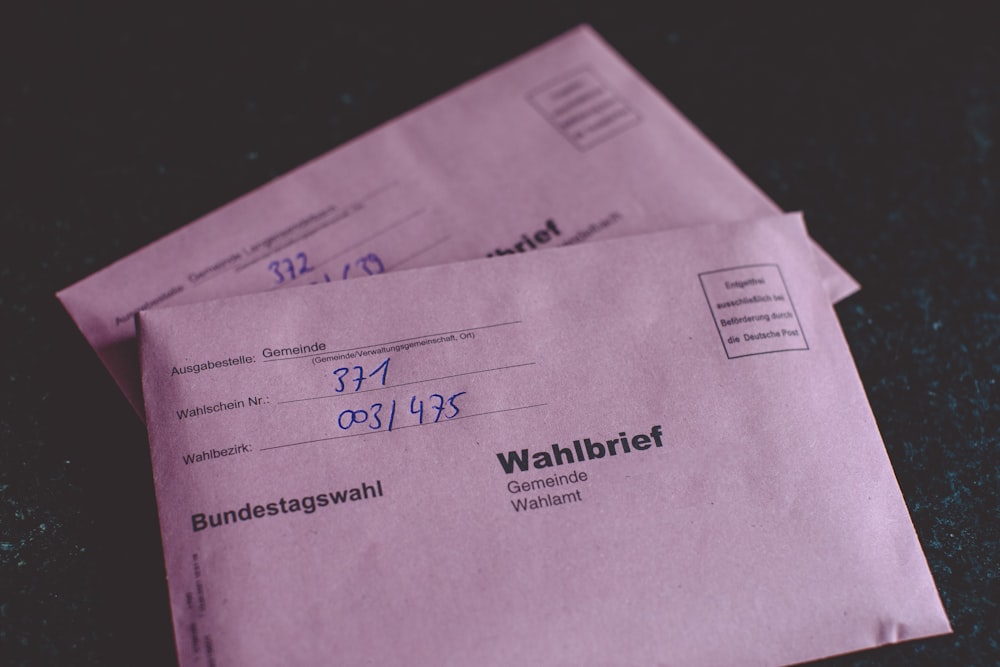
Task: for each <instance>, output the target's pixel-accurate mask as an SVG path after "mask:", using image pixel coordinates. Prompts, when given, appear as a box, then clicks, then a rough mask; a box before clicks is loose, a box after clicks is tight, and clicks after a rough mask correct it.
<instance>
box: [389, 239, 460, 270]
mask: <svg viewBox="0 0 1000 667" xmlns="http://www.w3.org/2000/svg"><path fill="white" fill-rule="evenodd" d="M450 238H451V236H444V237H442V238H439V239H438V240H437V241H434V242H433V243H431V244H430V245H429V246H427V247H425V248H422V249H421V250H418V251H416V252H415V253H413V254H412V255H410V256H409V257H406V258H404V259H403V260H401V261H400V262H399V263H397V264H396V266H394V267H392V268H393V269H398V268H399V267H401V266H403V265H404V264H406V263H407V262H409V261H410V260H413V259H416V258H417V257H420V256H421V255H423V254H424V253H425V252H428V251H430V250H433V249H434V248H436V247H438V246H439V245H441V244H442V243H444V242H445V241H447V240H449V239H450Z"/></svg>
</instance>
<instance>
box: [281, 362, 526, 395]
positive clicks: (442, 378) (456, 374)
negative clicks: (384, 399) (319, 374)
mask: <svg viewBox="0 0 1000 667" xmlns="http://www.w3.org/2000/svg"><path fill="white" fill-rule="evenodd" d="M534 365H535V362H534V361H529V362H528V363H525V364H513V365H511V366H499V367H497V368H484V369H482V370H479V371H466V372H465V373H455V374H454V375H442V376H441V377H437V378H426V379H424V380H413V381H412V382H400V383H399V384H390V385H386V386H384V387H375V388H374V389H363V390H361V391H353V392H351V393H346V392H345V393H340V394H328V395H326V396H310V397H309V398H293V399H291V400H288V401H278V405H285V404H286V403H301V402H302V401H318V400H319V399H321V398H338V397H342V396H354V395H356V394H367V393H368V392H370V391H383V390H385V389H394V388H396V387H406V386H408V385H411V384H420V383H422V382H433V381H434V380H450V379H451V378H458V377H462V376H463V375H476V374H478V373H490V372H492V371H505V370H507V369H509V368H521V367H522V366H534Z"/></svg>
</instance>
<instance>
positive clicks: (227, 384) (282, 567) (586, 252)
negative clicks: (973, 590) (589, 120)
mask: <svg viewBox="0 0 1000 667" xmlns="http://www.w3.org/2000/svg"><path fill="white" fill-rule="evenodd" d="M138 325H139V347H140V351H141V360H142V361H141V365H142V378H143V389H144V395H145V403H146V417H147V424H148V427H149V438H150V454H151V458H152V463H153V474H154V479H155V483H156V498H157V504H158V506H159V516H160V528H161V531H162V533H163V548H164V555H165V562H166V568H167V575H168V579H169V587H170V599H171V605H172V616H173V620H174V628H175V637H176V641H177V649H178V654H179V656H180V660H181V664H182V665H206V664H212V662H213V661H214V662H216V663H218V664H219V665H240V666H241V667H242V666H251V665H379V666H383V665H386V666H388V665H399V666H407V667H409V666H411V665H420V666H423V665H435V666H436V665H461V666H466V665H474V666H476V667H490V666H496V667H504V666H508V665H531V666H532V667H566V666H570V665H572V666H573V667H584V666H588V665H589V666H593V667H608V666H611V665H619V666H622V667H625V666H629V667H633V666H638V665H643V666H645V665H685V666H687V667H690V666H705V667H719V666H722V665H741V666H744V665H758V666H766V665H783V664H790V663H796V662H801V661H804V660H809V659H813V658H819V657H823V656H827V655H831V654H835V653H843V652H847V651H852V650H858V649H861V648H866V647H871V646H877V645H880V644H885V643H891V642H896V641H903V640H906V639H913V638H916V637H925V636H928V635H934V634H940V633H946V632H948V631H949V625H948V620H947V618H946V616H945V613H944V610H943V609H942V606H941V602H940V600H939V599H938V595H937V592H936V590H935V587H934V582H933V580H932V578H931V574H930V572H929V570H928V568H927V563H926V562H925V560H924V557H923V554H922V553H921V550H920V545H919V543H918V542H917V538H916V535H915V534H914V531H913V527H912V525H911V524H910V521H909V517H908V516H907V512H906V505H905V504H904V503H903V498H902V496H901V495H900V492H899V488H898V486H897V484H896V480H895V478H894V477H893V473H892V469H891V467H890V465H889V459H888V457H887V456H886V452H885V448H884V447H883V445H882V441H881V439H880V437H879V433H878V429H877V428H876V425H875V420H874V419H873V418H872V414H871V410H870V408H869V407H868V403H867V401H866V400H865V395H864V390H863V388H862V386H861V383H860V381H859V379H858V376H857V373H856V371H855V369H854V365H853V361H852V359H851V355H850V352H849V350H848V347H847V344H846V341H845V340H844V337H843V334H842V332H841V330H840V327H838V326H837V321H836V317H835V315H834V312H833V309H832V308H831V306H830V303H829V300H828V298H827V294H826V293H825V291H824V290H823V288H822V286H821V285H820V284H819V281H818V279H817V275H816V267H815V263H814V262H813V259H812V255H811V252H810V246H809V245H808V242H807V238H806V235H805V229H804V227H803V225H802V220H801V218H800V217H798V216H794V215H786V216H778V217H776V218H771V219H768V220H761V221H756V222H747V223H742V224H730V225H699V226H697V227H688V228H684V229H675V230H670V231H666V232H660V233H657V234H648V235H643V236H634V237H630V238H623V239H617V240H613V241H607V242H604V243H590V244H586V245H580V246H578V247H574V248H563V249H557V250H552V251H548V252H544V253H528V254H523V255H520V256H517V257H513V258H511V259H509V260H508V261H502V262H496V261H492V260H478V261H472V262H457V263H452V264H447V265H443V266H434V267H426V268H423V269H419V270H415V271H407V272H399V273H394V274H389V275H384V276H376V277H374V278H372V279H370V280H358V281H351V282H347V283H338V284H330V285H316V286H312V287H306V288H303V289H297V290H291V291H290V292H288V293H285V294H274V293H271V294H266V293H265V294H249V295H244V296H238V297H232V298H229V299H222V300H218V301H211V302H205V303H199V304H192V305H188V306H181V307H177V308H158V309H154V310H148V311H144V312H142V313H140V314H139V317H138Z"/></svg>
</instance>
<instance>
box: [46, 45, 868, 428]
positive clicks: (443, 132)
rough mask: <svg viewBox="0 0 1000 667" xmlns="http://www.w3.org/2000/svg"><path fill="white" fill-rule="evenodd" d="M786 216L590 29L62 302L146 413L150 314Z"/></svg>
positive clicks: (831, 287) (335, 155)
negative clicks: (142, 361) (141, 320)
mask: <svg viewBox="0 0 1000 667" xmlns="http://www.w3.org/2000/svg"><path fill="white" fill-rule="evenodd" d="M776 212H778V209H777V207H776V206H775V205H774V204H773V203H772V202H771V201H770V200H769V199H768V198H767V197H766V196H764V195H763V194H762V193H761V192H760V191H759V190H758V189H757V188H756V186H754V184H753V183H751V182H750V181H749V180H748V179H747V178H746V177H745V176H744V175H743V174H742V173H740V172H739V171H738V170H737V169H736V168H735V167H734V166H733V165H732V164H731V163H730V162H729V161H728V160H727V159H726V158H725V157H724V156H723V155H722V154H721V153H719V151H718V150H717V149H716V148H715V147H714V146H712V144H710V143H709V142H708V141H707V140H706V139H705V138H704V137H703V136H702V135H701V134H699V133H698V131H697V130H695V129H694V128H693V127H692V126H691V125H690V124H689V123H688V122H687V121H686V120H685V119H684V118H683V117H682V116H681V115H680V114H679V113H677V111H676V110H675V109H674V108H673V107H672V106H670V104H669V103H668V102H667V101H666V100H664V99H663V97H662V96H661V95H660V94H659V93H658V92H657V91H655V90H654V89H653V88H652V87H651V86H650V85H649V84H648V83H647V82H646V81H644V80H643V79H642V78H641V77H640V76H639V75H638V74H637V73H636V72H635V71H634V70H633V69H632V68H631V67H629V65H628V64H627V63H626V62H624V61H623V60H622V59H621V57H620V56H618V54H616V53H615V52H614V51H613V50H612V49H611V48H610V47H609V46H608V45H607V44H605V43H604V42H603V41H602V40H601V39H600V38H599V37H598V36H597V35H596V34H595V33H594V32H593V31H592V30H591V29H590V28H588V27H580V28H577V29H576V30H574V31H572V32H570V33H568V34H566V35H563V36H562V37H559V38H558V39H555V40H553V41H552V42H550V43H548V44H546V45H544V46H542V47H541V48H539V49H537V50H535V51H532V52H531V53H529V54H527V55H525V56H523V57H521V58H519V59H517V60H515V61H513V62H511V63H510V64H508V65H505V66H503V67H500V68H498V69H496V70H494V71H492V72H490V73H488V74H486V75H484V76H482V77H480V78H479V79H477V80H475V81H473V82H471V83H469V84H467V85H465V86H462V87H460V88H458V89H457V90H455V91H452V92H451V93H449V94H447V95H445V96H443V97H441V98H439V99H437V100H434V101H432V102H430V103H429V104H426V105H424V106H422V107H420V108H419V109H416V110H414V111H412V112H410V113H408V114H406V115H404V116H402V117H401V118H399V119H397V120H395V121H392V122H391V123H389V124H387V125H385V126H383V127H381V128H379V129H377V130H375V131H373V132H371V133H369V134H367V135H365V136H363V137H361V138H359V139H357V140H355V141H353V142H351V143H349V144H347V145H345V146H342V147H341V148H338V149H337V150H334V151H332V152H330V153H328V154H326V155H324V156H322V157H320V158H318V159H316V160H314V161H313V162H310V163H309V164H307V165H305V166H303V167H301V168H299V169H297V170H295V171H293V172H291V173H289V174H287V175H286V176H283V177H281V178H279V179H277V180H275V181H273V182H271V183H269V184H267V185H266V186H264V187H262V188H260V189H259V190H256V191H255V192H252V193H250V194H249V195H246V196H245V197H243V198H241V199H239V200H237V201H235V202H233V203H231V204H229V205H227V206H225V207H223V208H221V209H219V210H217V211H215V212H214V213H211V214H209V215H207V216H205V217H203V218H201V219H200V220H198V221H196V222H193V223H191V224H190V225H188V226H186V227H184V228H182V229H180V230H178V231H176V232H174V233H173V234H170V235H168V236H166V237H164V238H163V239H161V240H159V241H157V242H155V243H153V244H151V245H149V246H147V247H146V248H143V249H142V250H139V251H137V252H135V253H134V254H132V255H130V256H128V257H126V258H124V259H122V260H121V261H119V262H117V263H115V264H113V265H112V266H110V267H107V268H106V269H104V270H102V271H99V272H98V273H96V274H94V275H92V276H90V277H89V278H86V279H84V280H82V281H80V282H79V283H77V284H75V285H73V286H72V287H69V288H67V289H65V290H63V291H62V292H60V293H59V295H58V296H59V298H60V299H61V300H62V302H63V304H64V305H65V307H66V308H67V310H68V311H69V312H70V314H71V315H72V316H73V319H74V320H76V322H77V324H78V325H79V327H80V330H81V331H82V332H83V334H84V335H85V336H86V337H87V340H88V341H89V342H90V344H91V345H92V346H93V347H94V349H95V350H96V351H97V354H98V355H99V356H100V358H101V360H102V361H103V362H104V364H105V366H107V368H108V370H109V371H110V372H111V374H112V375H113V376H114V377H115V379H116V380H117V382H118V384H119V386H120V387H121V388H122V390H123V391H124V392H125V395H126V397H128V399H129V400H130V401H131V402H132V405H133V406H134V407H135V408H136V410H137V411H139V412H141V406H142V399H141V396H140V387H139V372H138V368H137V361H136V351H135V339H134V336H135V330H134V325H133V321H132V319H133V315H134V314H135V313H136V312H137V311H139V310H143V309H148V308H155V307H158V306H162V305H177V304H183V303H194V302H198V301H205V300H208V299H213V298H219V297H223V296H232V295H236V294H247V293H251V292H260V291H265V290H271V289H281V288H284V287H288V286H292V285H300V284H303V283H310V282H328V281H339V280H342V279H344V278H351V277H356V276H365V275H370V274H375V273H382V272H385V271H392V270H395V269H398V268H413V267H418V266H429V265H434V264H442V263H445V262H451V261H456V260H465V259H473V258H476V257H485V256H487V255H494V256H499V255H510V254H520V253H523V252H530V251H534V250H537V249H545V248H552V247H558V246H563V245H572V244H575V243H580V242H584V241H590V240H596V239H607V238H612V237H616V236H626V235H631V234H636V233H640V232H649V231H655V230H658V229H663V228H669V227H678V226H687V225H697V224H704V223H718V222H735V221H740V220H746V219H752V218H755V217H759V216H761V215H769V214H773V213H776ZM815 251H816V252H817V254H818V257H819V260H818V261H820V262H821V265H822V267H823V275H824V281H825V284H826V287H827V290H828V294H829V296H830V297H831V298H833V299H834V300H837V299H839V298H841V297H843V296H846V295H847V294H850V293H851V292H853V291H854V290H856V289H857V283H855V282H854V281H853V280H852V279H851V278H850V276H848V275H847V274H846V273H844V271H843V270H842V269H840V268H839V267H837V266H836V265H835V264H834V263H833V261H832V260H830V259H829V257H827V256H826V255H825V254H824V253H823V252H822V251H821V250H819V248H818V247H816V249H815Z"/></svg>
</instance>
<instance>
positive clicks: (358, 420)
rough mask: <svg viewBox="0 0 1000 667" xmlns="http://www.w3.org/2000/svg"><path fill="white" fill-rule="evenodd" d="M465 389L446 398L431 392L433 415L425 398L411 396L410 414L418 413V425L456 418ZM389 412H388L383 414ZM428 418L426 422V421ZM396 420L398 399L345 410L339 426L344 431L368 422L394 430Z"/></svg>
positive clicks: (373, 426)
mask: <svg viewBox="0 0 1000 667" xmlns="http://www.w3.org/2000/svg"><path fill="white" fill-rule="evenodd" d="M464 394H465V392H464V391H460V392H457V393H454V394H452V395H451V396H449V397H448V398H445V397H444V396H443V395H441V394H431V395H430V396H428V398H427V402H428V404H429V405H428V406H427V407H428V411H433V415H431V414H427V415H426V416H425V413H424V401H423V399H422V398H421V399H419V400H418V399H417V396H416V395H414V396H411V397H410V414H412V415H417V416H418V421H417V424H414V426H416V425H418V424H419V425H423V424H425V423H427V424H436V423H438V422H439V421H441V419H442V418H443V419H445V420H446V421H447V420H449V419H454V418H455V417H457V416H458V414H459V412H461V409H460V408H459V407H458V406H457V405H456V404H455V399H457V398H458V397H459V396H462V395H464ZM383 411H384V412H387V413H388V414H383ZM425 419H426V422H425ZM395 422H396V400H395V399H393V400H391V401H390V402H389V403H388V404H385V403H372V404H371V406H370V407H369V408H368V409H367V410H365V409H360V410H351V409H348V410H343V411H341V413H340V414H339V415H337V426H339V427H340V429H341V430H342V431H346V430H347V429H349V428H351V427H352V426H354V425H355V424H367V425H368V428H369V429H371V430H372V431H378V430H380V429H382V428H383V427H385V428H386V430H388V431H392V428H393V425H394V424H395Z"/></svg>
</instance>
